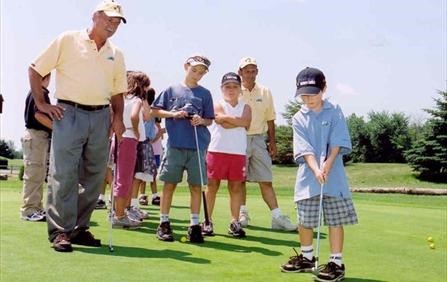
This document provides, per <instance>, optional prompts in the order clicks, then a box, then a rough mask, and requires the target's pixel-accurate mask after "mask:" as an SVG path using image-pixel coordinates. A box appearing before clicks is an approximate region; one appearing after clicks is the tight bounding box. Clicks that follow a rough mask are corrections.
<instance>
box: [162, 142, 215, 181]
mask: <svg viewBox="0 0 447 282" xmlns="http://www.w3.org/2000/svg"><path fill="white" fill-rule="evenodd" d="M200 163H201V165H202V181H203V184H204V185H206V184H207V183H208V182H207V178H206V166H205V151H200ZM185 170H186V172H187V174H188V179H187V181H188V184H189V185H192V186H199V187H200V186H201V182H200V170H199V161H198V158H197V151H196V150H191V149H179V148H172V147H169V146H168V147H167V149H166V153H165V155H164V157H163V161H162V163H161V169H160V180H161V181H164V182H168V183H173V184H177V183H180V182H182V179H183V172H184V171H185Z"/></svg>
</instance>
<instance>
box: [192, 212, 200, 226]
mask: <svg viewBox="0 0 447 282" xmlns="http://www.w3.org/2000/svg"><path fill="white" fill-rule="evenodd" d="M197 224H199V214H198V213H192V214H191V225H197Z"/></svg>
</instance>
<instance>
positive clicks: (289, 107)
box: [281, 100, 303, 125]
mask: <svg viewBox="0 0 447 282" xmlns="http://www.w3.org/2000/svg"><path fill="white" fill-rule="evenodd" d="M302 105H303V103H300V102H298V101H297V100H289V102H288V103H287V104H286V111H285V112H284V113H281V115H282V117H283V118H284V119H285V120H286V121H287V124H288V125H292V118H293V116H294V115H295V114H296V113H297V112H298V111H299V110H300V109H301V106H302Z"/></svg>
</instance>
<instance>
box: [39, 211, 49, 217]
mask: <svg viewBox="0 0 447 282" xmlns="http://www.w3.org/2000/svg"><path fill="white" fill-rule="evenodd" d="M37 212H38V213H40V214H41V215H43V216H47V212H46V211H45V210H38V211H37Z"/></svg>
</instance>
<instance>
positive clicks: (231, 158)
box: [206, 152, 246, 181]
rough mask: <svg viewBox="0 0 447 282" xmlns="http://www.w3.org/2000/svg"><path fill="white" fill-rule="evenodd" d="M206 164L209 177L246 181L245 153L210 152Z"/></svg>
mask: <svg viewBox="0 0 447 282" xmlns="http://www.w3.org/2000/svg"><path fill="white" fill-rule="evenodd" d="M206 166H207V175H208V178H209V179H215V180H229V181H245V178H246V168H245V166H246V156H245V155H236V154H226V153H218V152H208V153H207V155H206Z"/></svg>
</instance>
